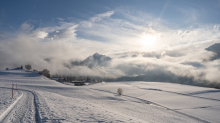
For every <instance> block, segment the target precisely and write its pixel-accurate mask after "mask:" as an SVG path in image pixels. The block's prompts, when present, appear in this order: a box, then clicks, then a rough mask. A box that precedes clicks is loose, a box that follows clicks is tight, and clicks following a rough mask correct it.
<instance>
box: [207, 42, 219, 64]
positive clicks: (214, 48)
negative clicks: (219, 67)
mask: <svg viewBox="0 0 220 123" xmlns="http://www.w3.org/2000/svg"><path fill="white" fill-rule="evenodd" d="M205 50H207V51H211V52H214V53H216V55H215V56H213V57H212V58H211V59H210V60H211V61H213V60H216V59H219V58H220V43H215V44H213V45H211V46H209V47H208V48H206V49H205Z"/></svg>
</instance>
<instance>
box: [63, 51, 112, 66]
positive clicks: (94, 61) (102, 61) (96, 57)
mask: <svg viewBox="0 0 220 123" xmlns="http://www.w3.org/2000/svg"><path fill="white" fill-rule="evenodd" d="M111 60H112V58H111V57H108V56H105V55H102V54H99V53H95V54H93V55H91V56H89V57H87V58H86V59H85V60H83V61H70V63H65V64H64V66H65V67H68V68H71V67H74V66H87V67H88V68H93V67H94V66H107V65H108V64H109V63H110V61H111Z"/></svg>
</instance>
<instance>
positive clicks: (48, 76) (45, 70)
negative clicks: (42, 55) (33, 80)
mask: <svg viewBox="0 0 220 123" xmlns="http://www.w3.org/2000/svg"><path fill="white" fill-rule="evenodd" d="M39 74H40V75H44V76H45V77H47V78H50V71H49V70H47V69H44V70H43V71H40V72H39Z"/></svg>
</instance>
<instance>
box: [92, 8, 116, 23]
mask: <svg viewBox="0 0 220 123" xmlns="http://www.w3.org/2000/svg"><path fill="white" fill-rule="evenodd" d="M113 14H114V11H108V12H106V13H102V14H97V15H96V16H95V17H92V18H90V21H92V22H97V21H100V20H102V19H103V18H108V17H110V16H112V15H113Z"/></svg>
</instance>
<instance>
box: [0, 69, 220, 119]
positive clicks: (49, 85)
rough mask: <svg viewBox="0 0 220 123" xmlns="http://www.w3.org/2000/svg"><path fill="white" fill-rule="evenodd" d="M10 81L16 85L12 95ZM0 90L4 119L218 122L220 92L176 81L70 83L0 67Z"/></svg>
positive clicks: (0, 114)
mask: <svg viewBox="0 0 220 123" xmlns="http://www.w3.org/2000/svg"><path fill="white" fill-rule="evenodd" d="M12 83H14V84H17V90H14V94H15V95H14V98H13V99H12V98H11V86H12ZM118 88H122V89H123V95H122V96H118V95H117V93H116V91H117V89H118ZM0 94H1V95H0V104H1V105H0V106H1V107H0V108H1V110H0V122H3V123H10V122H33V121H35V122H37V123H38V122H39V123H40V122H49V123H50V122H51V123H54V122H150V123H152V122H158V123H159V122H163V123H168V122H175V123H177V122H184V123H185V122H213V123H214V122H218V121H220V118H219V115H220V105H219V102H220V97H219V94H220V90H218V89H213V88H204V87H195V86H189V85H181V84H172V83H162V82H140V81H139V82H136V81H132V82H108V83H104V82H103V83H100V84H95V85H89V86H72V85H66V84H61V83H58V82H56V81H53V80H49V79H47V78H45V77H43V76H41V75H39V74H37V73H34V72H31V71H25V70H7V71H0ZM3 98H4V100H2V99H3ZM5 102H7V103H5ZM2 107H3V108H2Z"/></svg>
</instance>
